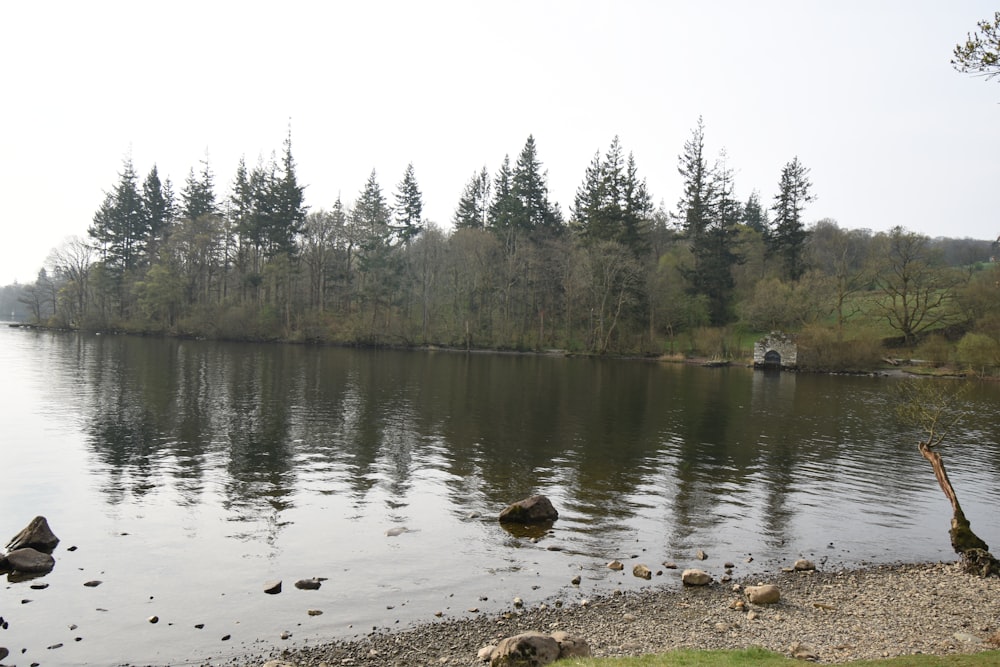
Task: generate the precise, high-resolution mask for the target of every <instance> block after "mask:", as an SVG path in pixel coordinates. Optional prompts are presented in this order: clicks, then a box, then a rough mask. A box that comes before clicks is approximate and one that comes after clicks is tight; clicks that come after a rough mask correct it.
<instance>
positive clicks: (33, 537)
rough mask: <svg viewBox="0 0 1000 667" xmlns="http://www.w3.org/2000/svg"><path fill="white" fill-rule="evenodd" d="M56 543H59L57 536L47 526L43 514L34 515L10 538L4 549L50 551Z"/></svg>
mask: <svg viewBox="0 0 1000 667" xmlns="http://www.w3.org/2000/svg"><path fill="white" fill-rule="evenodd" d="M57 544H59V538H58V537H56V536H55V533H53V532H52V529H51V528H49V522H48V521H47V520H46V518H45V517H44V516H36V517H35V518H34V519H32V520H31V523H29V524H28V525H27V526H25V527H24V529H23V530H22V531H21V532H20V533H18V534H17V535H15V536H14V537H13V538H11V540H10V542H8V543H7V547H6V549H7V551H16V550H18V549H24V548H30V549H36V550H38V551H44V552H45V553H52V550H53V549H55V548H56V545H57Z"/></svg>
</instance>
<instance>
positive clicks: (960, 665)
mask: <svg viewBox="0 0 1000 667" xmlns="http://www.w3.org/2000/svg"><path fill="white" fill-rule="evenodd" d="M555 664H556V665H559V666H561V667H569V666H570V665H573V666H575V667H743V666H744V665H753V666H754V667H790V666H791V665H805V664H809V663H808V662H805V661H803V660H796V659H794V658H789V657H787V656H784V655H781V654H779V653H774V652H772V651H766V650H764V649H762V648H749V649H744V650H740V651H686V650H685V651H671V652H669V653H662V654H659V655H643V656H638V657H634V658H586V659H583V658H572V659H568V660H560V661H559V662H557V663H555ZM843 664H848V665H851V666H852V667H995V666H996V665H1000V651H986V652H983V653H973V654H961V655H912V656H902V657H898V658H889V659H886V660H861V661H858V662H849V663H843Z"/></svg>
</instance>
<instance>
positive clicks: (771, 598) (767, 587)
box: [746, 584, 781, 604]
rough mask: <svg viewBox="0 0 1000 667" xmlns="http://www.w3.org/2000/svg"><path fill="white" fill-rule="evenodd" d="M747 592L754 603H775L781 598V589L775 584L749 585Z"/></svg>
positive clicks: (748, 597)
mask: <svg viewBox="0 0 1000 667" xmlns="http://www.w3.org/2000/svg"><path fill="white" fill-rule="evenodd" d="M746 594H747V599H748V600H750V602H753V603H754V604H774V603H776V602H778V601H780V600H781V591H780V590H779V589H778V587H777V586H775V585H774V584H763V585H761V586H747V587H746Z"/></svg>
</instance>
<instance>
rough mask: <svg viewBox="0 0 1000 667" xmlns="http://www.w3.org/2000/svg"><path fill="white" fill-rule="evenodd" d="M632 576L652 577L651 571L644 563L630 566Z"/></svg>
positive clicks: (640, 577)
mask: <svg viewBox="0 0 1000 667" xmlns="http://www.w3.org/2000/svg"><path fill="white" fill-rule="evenodd" d="M632 576H634V577H638V578H639V579H652V578H653V573H652V572H651V571H650V569H649V568H648V567H646V566H645V565H642V564H639V565H636V566H635V567H633V568H632Z"/></svg>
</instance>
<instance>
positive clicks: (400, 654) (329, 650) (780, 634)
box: [231, 563, 1000, 667]
mask: <svg viewBox="0 0 1000 667" xmlns="http://www.w3.org/2000/svg"><path fill="white" fill-rule="evenodd" d="M758 583H771V584H776V585H777V586H778V587H779V588H780V590H781V601H780V602H779V603H777V604H773V605H766V606H763V605H751V604H749V603H748V602H745V600H746V597H745V595H744V594H743V593H742V591H741V590H735V589H736V587H737V586H745V585H754V584H758ZM737 600H743V601H744V605H745V606H744V607H743V608H742V609H734V608H733V603H734V602H735V601H737ZM737 606H738V605H737ZM526 630H539V631H543V632H551V631H554V630H565V631H567V632H569V633H571V634H574V635H577V636H579V637H582V638H583V639H585V640H586V641H587V642H588V644H589V645H590V648H591V651H592V653H593V655H594V656H624V655H641V654H644V653H660V652H664V651H669V650H671V649H678V648H692V649H736V648H746V647H750V646H761V647H764V648H767V649H771V650H773V651H778V652H781V653H786V654H790V653H791V652H792V650H791V648H790V647H792V646H798V647H799V649H800V650H802V651H805V652H806V653H811V654H812V655H813V656H815V659H816V660H817V661H818V662H821V663H836V662H846V661H850V660H855V659H871V658H882V657H890V656H897V655H908V654H915V653H929V654H946V653H971V652H975V651H983V650H990V649H996V648H998V645H997V642H998V639H1000V579H997V578H992V579H980V578H977V577H973V576H970V575H966V574H964V573H962V572H961V570H960V569H959V567H958V566H957V565H956V564H941V563H938V564H920V565H892V566H874V567H871V568H867V569H863V570H851V571H838V572H821V571H808V572H777V573H774V574H773V575H754V576H752V577H748V578H746V579H744V580H742V581H740V582H738V583H737V582H728V583H713V584H710V585H708V586H704V587H685V588H684V589H682V590H673V589H671V590H662V589H649V590H645V591H642V592H636V593H623V594H616V595H611V596H608V597H605V598H599V599H594V600H590V601H587V602H586V603H584V604H581V603H575V604H573V605H572V606H571V605H569V604H566V605H564V606H557V601H552V602H550V603H546V604H542V605H538V606H536V607H533V608H530V609H529V608H524V609H516V608H514V607H513V605H512V607H511V609H510V611H509V612H506V613H504V614H501V615H499V616H486V615H483V616H479V617H475V618H472V619H463V620H441V621H433V622H429V623H426V624H422V625H419V626H416V627H414V628H411V629H407V630H402V631H398V632H379V633H373V634H372V635H370V636H368V637H366V638H363V639H358V640H352V641H334V642H330V643H328V644H322V645H315V646H307V647H299V648H295V649H292V650H286V651H283V652H281V653H276V654H274V655H270V656H253V657H250V656H247V657H245V658H244V659H242V660H241V661H238V662H237V663H236V664H240V665H256V666H258V667H259V666H260V665H263V664H264V663H265V662H267V661H268V660H274V661H276V662H275V663H274V664H280V665H294V666H296V667H317V666H320V665H327V666H328V667H334V666H340V667H344V666H359V667H360V666H370V667H395V666H397V665H398V666H402V665H408V666H413V665H438V666H440V665H461V666H466V665H467V666H474V665H482V664H483V663H481V662H480V661H479V660H478V658H477V652H478V651H479V649H480V648H482V647H483V646H486V645H488V644H494V643H496V642H497V641H498V640H499V639H501V638H503V637H508V636H511V635H515V634H518V633H520V632H523V631H526ZM231 664H232V663H231Z"/></svg>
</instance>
